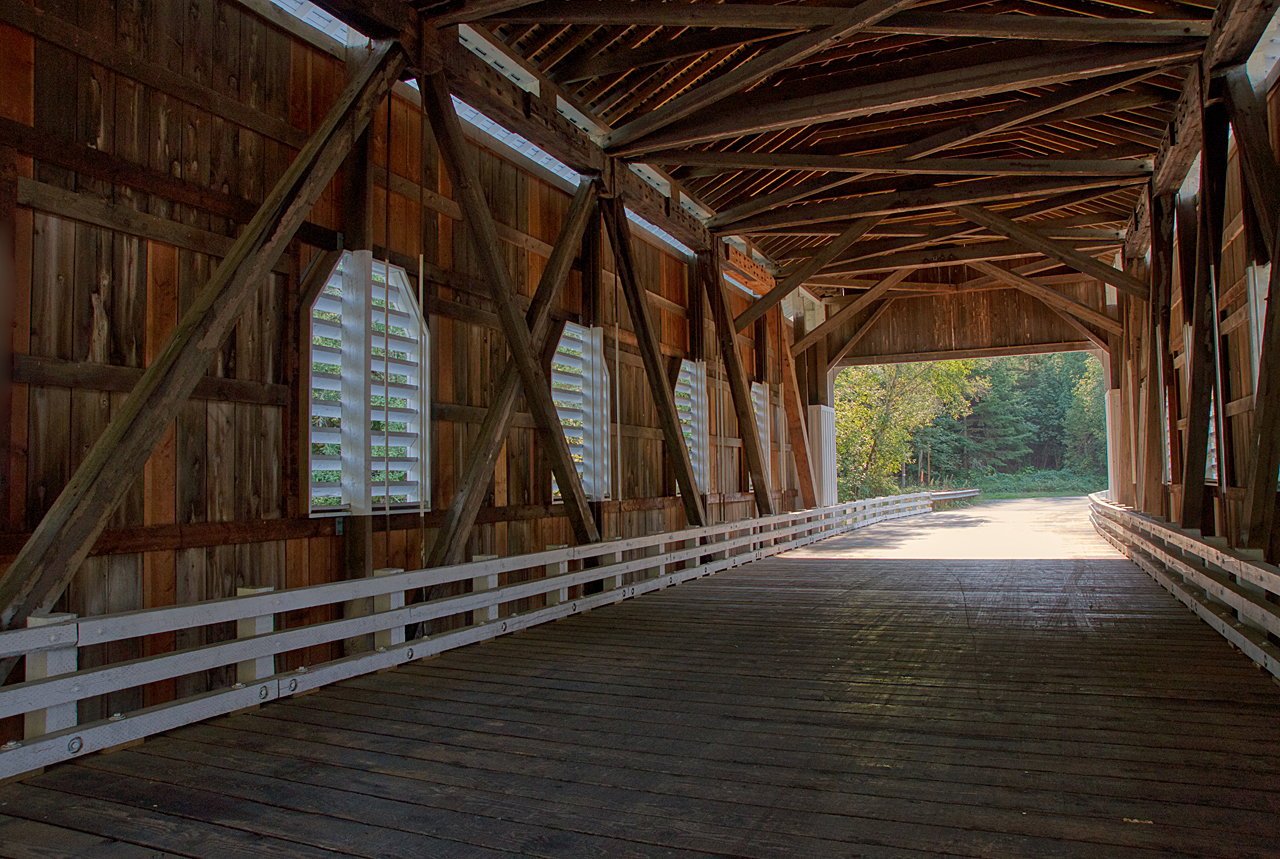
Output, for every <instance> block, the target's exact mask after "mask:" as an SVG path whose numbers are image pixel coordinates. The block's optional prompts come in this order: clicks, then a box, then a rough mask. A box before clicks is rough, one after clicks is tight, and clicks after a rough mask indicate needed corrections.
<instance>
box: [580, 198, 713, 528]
mask: <svg viewBox="0 0 1280 859" xmlns="http://www.w3.org/2000/svg"><path fill="white" fill-rule="evenodd" d="M601 208H602V211H603V212H604V223H605V229H606V230H607V231H608V233H609V243H610V244H611V245H612V246H613V258H614V262H615V263H616V267H617V272H618V281H619V283H620V284H621V286H622V294H623V295H624V296H625V297H626V299H627V310H628V311H630V313H631V324H632V327H633V328H634V330H635V335H636V345H637V346H639V348H640V358H641V360H642V361H643V362H644V371H645V376H647V377H648V379H649V390H650V392H651V393H652V394H653V403H654V406H655V407H656V409H657V411H658V426H659V427H660V428H661V430H662V439H663V443H664V446H665V449H666V456H667V461H668V462H670V463H671V465H672V467H673V469H674V470H675V477H676V485H677V486H679V487H680V500H681V501H682V502H683V503H684V512H685V517H686V518H687V519H688V524H689V527H701V526H703V525H706V524H707V511H706V508H705V507H704V506H703V504H702V494H701V489H700V488H699V486H698V482H697V480H696V479H695V478H694V474H693V461H692V460H691V459H690V458H689V448H688V446H687V445H686V444H685V440H684V428H683V427H681V426H680V417H679V415H678V414H677V413H676V399H675V392H674V391H673V390H672V386H671V385H669V384H668V383H667V374H666V367H665V365H664V362H665V359H664V358H663V357H662V348H661V344H660V342H659V339H660V338H659V333H660V331H661V328H660V327H655V326H654V324H653V316H652V312H651V309H650V307H649V293H648V291H647V290H646V289H645V288H644V286H643V285H642V284H641V283H640V278H639V275H638V274H637V272H636V263H635V255H634V252H633V245H632V242H631V227H630V225H629V224H628V223H627V213H626V210H625V209H624V208H623V202H622V199H621V198H620V197H614V198H613V199H612V200H608V201H606V202H605V203H604V204H603V205H602V206H601Z"/></svg>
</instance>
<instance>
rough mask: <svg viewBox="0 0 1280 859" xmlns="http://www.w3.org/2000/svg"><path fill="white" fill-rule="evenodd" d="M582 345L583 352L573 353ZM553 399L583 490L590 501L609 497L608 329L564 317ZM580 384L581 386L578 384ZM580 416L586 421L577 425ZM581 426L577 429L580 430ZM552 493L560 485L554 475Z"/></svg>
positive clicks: (555, 361) (554, 366)
mask: <svg viewBox="0 0 1280 859" xmlns="http://www.w3.org/2000/svg"><path fill="white" fill-rule="evenodd" d="M575 351H580V352H581V354H580V355H574V354H572V353H573V352H575ZM550 383H551V399H552V401H553V402H554V404H555V406H556V412H557V413H558V414H559V415H560V424H561V427H562V428H563V430H564V437H565V441H566V442H568V443H569V452H570V453H571V454H572V455H573V457H574V460H575V462H577V464H578V475H579V477H581V478H582V490H583V492H584V493H585V494H586V496H587V498H588V499H589V500H591V501H604V500H605V499H607V498H608V497H609V493H610V489H611V483H612V480H611V468H610V456H609V368H608V364H607V362H606V361H605V354H604V329H603V328H588V327H586V326H585V325H578V324H576V323H573V322H568V323H565V327H564V333H563V334H562V335H561V336H560V342H559V344H557V346H556V353H555V355H554V356H553V357H552V359H551V378H550ZM574 388H579V389H580V390H573V389H574ZM578 422H581V427H579V426H576V424H577V423H578ZM579 429H580V430H581V432H577V430H579ZM551 493H552V497H553V499H559V497H560V489H559V487H558V486H557V485H556V482H555V479H554V477H553V478H552V481H551Z"/></svg>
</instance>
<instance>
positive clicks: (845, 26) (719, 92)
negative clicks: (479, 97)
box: [604, 0, 915, 150]
mask: <svg viewBox="0 0 1280 859" xmlns="http://www.w3.org/2000/svg"><path fill="white" fill-rule="evenodd" d="M913 2H915V0H863V2H862V3H859V4H858V5H857V6H855V7H854V8H852V9H849V10H843V11H841V13H840V15H839V17H838V18H837V19H836V21H835V22H834V23H832V24H831V26H829V27H826V28H824V29H821V30H817V31H814V32H810V33H804V34H801V35H799V36H796V37H795V38H793V39H790V40H788V41H787V42H784V43H783V44H781V45H778V46H777V47H776V48H772V49H771V50H768V51H765V52H764V53H762V54H758V55H757V56H755V57H752V58H751V59H749V60H747V61H746V62H745V63H743V64H742V65H740V66H738V67H737V68H735V69H733V70H732V71H729V72H726V73H725V74H721V75H717V76H716V77H714V78H712V79H711V80H710V81H708V82H707V83H704V84H702V85H701V86H699V87H697V88H695V89H693V90H692V91H690V92H687V93H684V94H683V95H679V96H676V97H675V98H673V99H671V100H670V101H668V102H666V103H665V104H663V105H661V106H660V107H658V108H657V109H655V110H651V111H649V112H648V113H646V114H645V115H644V116H641V117H640V118H638V119H635V120H632V121H631V122H628V123H627V124H626V125H624V126H622V127H621V128H617V129H614V130H613V131H612V132H610V133H609V134H608V135H607V136H606V137H605V141H604V146H605V149H607V150H613V149H617V148H618V147H620V146H625V145H626V144H628V143H630V142H631V141H633V140H637V139H639V138H641V137H644V136H645V135H647V134H653V133H654V132H656V131H660V130H661V129H663V128H666V127H667V126H668V125H670V124H671V123H673V122H676V121H678V120H681V119H684V118H685V117H686V116H689V115H690V114H692V113H695V112H696V111H699V110H702V109H703V108H705V107H708V106H710V105H713V104H716V103H717V102H719V101H721V100H722V99H724V98H725V97H727V96H730V95H733V94H734V93H737V92H741V91H742V90H744V89H746V88H747V87H749V86H751V85H753V84H756V83H759V82H760V81H762V80H764V79H765V78H767V77H768V76H769V75H771V74H773V73H774V72H776V71H779V70H781V69H785V68H787V67H788V66H793V65H795V64H796V63H799V62H802V61H803V60H805V59H807V58H809V57H811V56H813V55H814V54H817V53H821V52H822V51H825V50H826V49H828V48H830V47H832V46H834V45H837V44H839V43H840V42H842V41H844V40H845V39H847V38H849V37H850V36H852V35H853V34H854V33H857V32H859V31H861V30H863V29H865V28H866V27H867V26H869V25H871V24H874V23H875V22H877V21H880V20H882V19H884V18H887V17H889V16H890V15H892V14H893V13H894V12H898V11H901V10H902V9H903V8H904V7H906V6H909V5H911V3H913Z"/></svg>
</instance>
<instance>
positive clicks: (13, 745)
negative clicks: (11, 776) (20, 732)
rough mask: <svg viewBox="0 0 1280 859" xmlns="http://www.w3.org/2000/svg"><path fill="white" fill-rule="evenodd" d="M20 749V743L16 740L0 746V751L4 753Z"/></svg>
mask: <svg viewBox="0 0 1280 859" xmlns="http://www.w3.org/2000/svg"><path fill="white" fill-rule="evenodd" d="M20 748H22V743H20V742H18V741H17V740H10V741H9V742H7V743H5V744H4V745H3V746H0V750H3V751H6V752H11V751H13V750H14V749H20Z"/></svg>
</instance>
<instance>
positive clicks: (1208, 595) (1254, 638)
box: [1089, 493, 1280, 677]
mask: <svg viewBox="0 0 1280 859" xmlns="http://www.w3.org/2000/svg"><path fill="white" fill-rule="evenodd" d="M1089 501H1090V503H1091V509H1090V517H1091V518H1092V520H1093V527H1094V528H1095V529H1096V530H1097V531H1098V533H1099V534H1101V535H1102V536H1103V538H1104V539H1106V540H1107V542H1109V543H1111V545H1113V546H1115V547H1116V548H1117V549H1119V550H1120V551H1121V552H1123V553H1124V554H1125V555H1127V556H1128V557H1129V559H1130V560H1132V561H1133V562H1134V563H1135V564H1137V565H1138V566H1139V567H1141V568H1142V569H1143V570H1145V571H1146V572H1147V574H1148V575H1150V576H1151V577H1152V578H1154V579H1155V580H1156V581H1157V582H1159V583H1160V584H1161V585H1162V586H1163V587H1164V588H1165V589H1166V590H1167V591H1169V593H1171V594H1173V595H1174V596H1175V597H1177V598H1178V600H1180V601H1181V602H1182V603H1183V604H1184V605H1186V606H1187V608H1189V609H1191V610H1192V611H1193V612H1195V613H1196V614H1197V615H1199V616H1200V618H1201V619H1203V620H1204V621H1205V622H1206V623H1208V624H1209V625H1210V626H1212V627H1213V628H1214V629H1216V630H1217V631H1218V632H1219V633H1220V634H1221V635H1222V637H1223V638H1225V639H1227V641H1229V642H1231V643H1232V644H1233V645H1235V646H1236V647H1237V648H1239V649H1240V650H1241V651H1243V652H1244V653H1245V654H1246V655H1247V656H1248V657H1249V658H1250V659H1252V660H1253V661H1254V662H1256V663H1257V664H1258V665H1259V666H1261V667H1262V668H1265V669H1266V670H1267V671H1269V672H1271V674H1273V675H1275V676H1276V677H1280V647H1277V646H1276V645H1275V644H1273V643H1272V642H1271V641H1270V640H1269V639H1268V637H1267V635H1268V633H1270V634H1271V635H1273V636H1275V635H1280V605H1277V604H1276V603H1274V602H1271V600H1273V599H1276V598H1277V596H1280V568H1277V567H1274V566H1272V565H1271V564H1268V563H1265V562H1264V561H1263V560H1262V553H1261V552H1257V551H1249V550H1241V549H1232V548H1229V547H1228V546H1227V545H1226V541H1225V540H1222V539H1221V538H1214V537H1207V538H1206V537H1202V536H1200V533H1199V532H1198V531H1189V530H1184V529H1182V528H1179V527H1177V526H1176V525H1171V524H1169V523H1168V522H1165V521H1163V520H1160V519H1156V518H1153V517H1151V516H1146V515H1143V514H1141V513H1138V512H1136V511H1134V510H1133V509H1132V508H1129V507H1122V506H1121V505H1119V504H1116V503H1114V502H1112V501H1111V500H1109V499H1108V498H1107V496H1106V495H1105V493H1098V494H1096V495H1090V496H1089Z"/></svg>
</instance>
